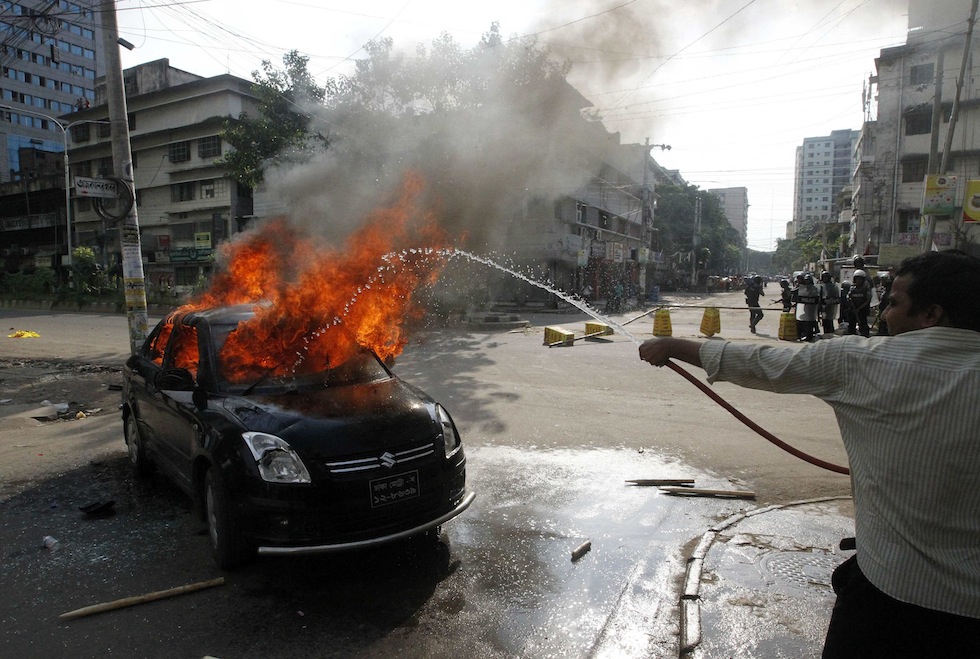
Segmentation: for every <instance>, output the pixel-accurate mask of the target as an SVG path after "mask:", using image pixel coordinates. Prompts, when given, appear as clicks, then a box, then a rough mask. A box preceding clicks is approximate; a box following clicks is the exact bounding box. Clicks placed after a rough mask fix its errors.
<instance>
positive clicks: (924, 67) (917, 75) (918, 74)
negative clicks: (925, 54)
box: [909, 62, 936, 85]
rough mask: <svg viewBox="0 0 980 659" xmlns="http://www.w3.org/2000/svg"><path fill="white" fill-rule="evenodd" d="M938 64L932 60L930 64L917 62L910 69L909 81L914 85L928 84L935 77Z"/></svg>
mask: <svg viewBox="0 0 980 659" xmlns="http://www.w3.org/2000/svg"><path fill="white" fill-rule="evenodd" d="M935 67H936V65H935V64H933V63H932V62H929V63H928V64H916V65H915V66H913V67H912V69H911V70H910V71H909V78H910V80H909V82H911V83H912V84H913V85H927V84H929V83H931V82H932V80H933V78H934V77H935V70H936V68H935Z"/></svg>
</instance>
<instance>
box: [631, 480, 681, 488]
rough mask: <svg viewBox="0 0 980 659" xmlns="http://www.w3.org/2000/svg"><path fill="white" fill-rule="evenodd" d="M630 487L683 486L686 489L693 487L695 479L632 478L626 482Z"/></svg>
mask: <svg viewBox="0 0 980 659" xmlns="http://www.w3.org/2000/svg"><path fill="white" fill-rule="evenodd" d="M626 482H627V483H629V484H630V485H640V486H649V485H681V486H684V487H693V486H694V479H693V478H632V479H629V480H627V481H626Z"/></svg>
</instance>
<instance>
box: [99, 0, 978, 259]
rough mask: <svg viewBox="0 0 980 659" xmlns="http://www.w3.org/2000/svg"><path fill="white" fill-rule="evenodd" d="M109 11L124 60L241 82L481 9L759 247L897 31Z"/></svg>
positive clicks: (581, 12) (642, 17) (339, 12)
mask: <svg viewBox="0 0 980 659" xmlns="http://www.w3.org/2000/svg"><path fill="white" fill-rule="evenodd" d="M117 10H118V15H119V25H120V35H121V36H122V37H123V38H125V39H127V40H128V41H130V42H132V43H133V44H135V46H136V49H135V50H133V51H126V50H123V51H122V54H123V66H124V67H129V66H134V65H136V64H140V63H143V62H147V61H151V60H155V59H159V58H162V57H166V58H169V59H170V64H171V66H175V67H177V68H180V69H183V70H186V71H189V72H191V73H195V74H198V75H204V76H210V75H216V74H220V73H232V74H234V75H238V76H241V77H243V78H248V79H251V77H252V76H251V74H252V71H254V70H256V69H258V68H259V67H260V63H261V60H263V59H268V60H271V61H272V62H273V63H274V64H279V63H281V59H282V54H283V53H284V52H286V51H288V50H290V49H296V50H298V51H300V52H301V53H302V54H304V55H306V56H308V57H309V58H310V64H309V69H310V71H311V72H312V73H313V74H314V75H315V76H316V77H317V79H318V80H320V81H321V82H322V81H324V80H326V79H327V78H329V77H332V76H336V75H338V74H342V73H349V72H350V70H351V67H352V62H353V60H355V59H357V58H359V57H364V51H363V50H361V46H362V45H363V44H364V43H366V42H367V41H369V40H371V39H374V38H378V37H391V38H392V39H393V40H394V43H395V48H396V49H398V50H402V51H404V52H405V53H406V54H409V55H410V54H411V53H413V52H414V50H415V47H416V45H417V44H419V43H426V44H428V43H430V42H431V41H432V40H433V39H434V38H436V37H438V36H439V35H441V34H442V33H443V32H446V33H449V34H451V35H452V36H453V37H454V38H455V39H456V41H458V42H459V43H460V44H462V45H463V46H464V47H471V46H472V45H474V44H475V43H476V42H477V41H478V40H479V38H480V36H481V34H483V33H484V32H486V31H487V30H488V29H489V27H490V25H491V23H492V22H493V21H497V22H498V23H499V24H500V31H501V33H502V34H503V35H504V36H505V37H511V36H524V35H530V34H536V35H537V36H538V39H539V43H541V44H543V45H547V46H548V47H549V48H550V49H552V51H553V52H554V53H555V54H556V55H558V56H560V57H562V58H565V59H567V60H568V61H569V62H570V63H571V66H572V69H571V73H570V74H569V80H570V81H571V82H572V84H573V85H575V86H576V87H577V88H578V89H579V90H580V91H581V92H582V93H583V95H584V96H585V97H586V98H588V99H589V100H590V101H592V102H593V103H594V105H595V108H596V109H597V110H599V111H600V113H601V115H602V117H603V118H604V124H605V125H606V127H607V128H608V129H609V130H611V131H619V132H620V133H621V134H622V140H623V142H643V141H644V139H646V138H649V139H650V142H651V143H653V144H669V145H670V146H671V149H670V150H669V151H665V150H655V151H654V152H653V155H654V157H655V158H656V159H657V161H658V162H660V163H661V164H662V165H664V166H665V167H668V168H672V169H678V170H680V172H681V174H682V175H683V176H684V177H685V178H686V179H687V180H688V181H689V182H691V183H693V184H696V185H698V186H700V187H702V188H705V189H709V188H715V187H734V186H745V187H747V188H748V191H749V204H750V208H749V228H748V242H749V247H751V248H753V249H758V250H766V249H770V248H772V247H774V245H775V241H776V239H777V238H781V237H783V236H784V232H785V224H786V222H787V221H788V220H790V219H791V216H792V207H793V201H792V194H793V165H794V154H795V148H796V146H798V145H800V144H801V143H802V141H803V138H804V137H810V136H818V135H827V134H829V133H830V132H831V131H832V130H837V129H843V128H854V129H859V128H860V127H861V123H862V121H863V117H864V113H863V109H862V88H863V85H864V84H865V83H866V81H867V78H868V76H869V75H870V74H872V73H873V71H874V58H875V57H876V56H877V54H878V52H879V51H880V49H881V48H884V47H888V46H894V45H898V44H901V43H903V42H904V40H905V30H906V27H907V25H906V23H907V17H906V16H907V2H904V1H903V0H809V1H796V0H689V1H688V2H682V1H679V0H588V1H582V0H578V1H576V0H540V1H536V0H522V1H520V2H517V1H515V0H495V1H494V2H473V1H471V0H364V1H363V2H360V3H351V2H349V0H344V1H342V2H341V1H339V0H307V1H294V0H262V1H261V2H258V1H257V0H187V1H184V2H180V1H178V2H174V1H173V0H117ZM965 18H966V17H965V16H964V19H965Z"/></svg>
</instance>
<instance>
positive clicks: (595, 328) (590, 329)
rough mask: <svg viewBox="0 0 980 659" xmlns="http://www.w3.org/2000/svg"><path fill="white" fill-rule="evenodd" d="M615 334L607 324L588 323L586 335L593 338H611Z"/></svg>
mask: <svg viewBox="0 0 980 659" xmlns="http://www.w3.org/2000/svg"><path fill="white" fill-rule="evenodd" d="M612 333H613V328H611V327H609V325H606V324H605V323H586V324H585V334H586V335H592V336H609V335H611V334H612Z"/></svg>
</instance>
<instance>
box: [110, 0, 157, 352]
mask: <svg viewBox="0 0 980 659" xmlns="http://www.w3.org/2000/svg"><path fill="white" fill-rule="evenodd" d="M100 11H101V18H102V48H103V50H104V51H105V63H106V66H105V70H106V74H105V89H106V101H107V103H108V106H109V124H110V130H111V131H112V163H113V168H114V170H115V176H116V178H117V179H119V180H120V181H121V183H122V184H124V185H127V186H129V188H130V192H131V193H132V194H134V195H135V193H136V186H135V182H134V179H133V153H132V150H131V148H130V145H129V117H128V113H127V110H126V93H125V91H124V88H123V77H122V62H121V60H120V58H119V27H118V26H117V24H116V3H115V0H101V3H100ZM120 229H121V234H122V236H121V238H122V239H121V243H122V271H123V289H124V291H125V294H126V317H127V319H128V321H129V349H130V353H132V354H136V352H137V351H138V350H139V349H140V347H141V346H142V345H143V342H144V341H145V340H146V336H147V317H146V316H147V314H146V281H145V279H144V276H143V252H142V249H141V247H140V225H139V219H138V217H137V215H136V204H135V203H133V204H132V206H131V207H130V209H129V211H128V212H127V213H126V217H125V218H123V220H122V225H121V227H120Z"/></svg>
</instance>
